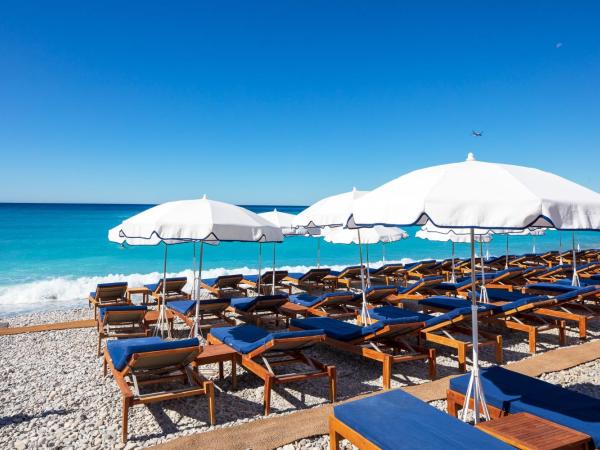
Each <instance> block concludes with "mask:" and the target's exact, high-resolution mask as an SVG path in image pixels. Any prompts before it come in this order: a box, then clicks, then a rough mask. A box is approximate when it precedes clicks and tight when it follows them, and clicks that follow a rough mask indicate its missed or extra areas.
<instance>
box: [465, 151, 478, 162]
mask: <svg viewBox="0 0 600 450" xmlns="http://www.w3.org/2000/svg"><path fill="white" fill-rule="evenodd" d="M467 161H477V160H476V159H475V155H474V154H473V152H469V154H468V155H467Z"/></svg>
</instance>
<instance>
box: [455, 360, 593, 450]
mask: <svg viewBox="0 0 600 450" xmlns="http://www.w3.org/2000/svg"><path fill="white" fill-rule="evenodd" d="M480 373H481V380H482V382H483V386H482V387H483V392H484V393H485V398H486V400H487V402H488V404H490V405H492V406H494V407H496V408H501V409H503V410H504V411H507V412H509V413H512V414H514V413H518V412H528V413H531V414H534V415H536V416H539V417H543V418H544V419H547V420H550V421H552V422H555V423H558V424H560V425H564V426H566V427H569V428H573V429H574V430H577V431H580V432H582V433H585V434H588V435H590V436H591V437H592V439H593V440H594V444H595V447H596V448H598V447H599V446H600V400H598V399H595V398H593V397H588V396H587V395H583V394H580V393H578V392H575V391H571V390H568V389H565V388H563V387H561V386H557V385H554V384H551V383H548V382H546V381H542V380H539V379H537V378H532V377H529V376H526V375H522V374H519V373H517V372H513V371H512V370H507V369H504V368H502V367H498V366H494V367H490V368H489V369H482V370H481V371H480ZM468 383H469V375H468V374H467V375H462V376H459V377H457V378H453V379H451V380H450V388H451V389H452V390H454V391H457V392H460V393H462V394H464V393H465V392H466V389H467V384H468Z"/></svg>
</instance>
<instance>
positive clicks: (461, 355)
mask: <svg viewBox="0 0 600 450" xmlns="http://www.w3.org/2000/svg"><path fill="white" fill-rule="evenodd" d="M458 370H460V371H461V372H463V373H464V372H466V371H467V346H466V345H465V344H464V343H462V342H461V343H459V346H458Z"/></svg>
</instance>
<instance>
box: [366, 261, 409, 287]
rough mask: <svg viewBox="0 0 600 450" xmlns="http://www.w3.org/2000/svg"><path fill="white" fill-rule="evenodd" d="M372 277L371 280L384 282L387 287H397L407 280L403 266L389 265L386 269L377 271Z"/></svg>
mask: <svg viewBox="0 0 600 450" xmlns="http://www.w3.org/2000/svg"><path fill="white" fill-rule="evenodd" d="M370 276H371V279H375V280H383V281H384V282H385V284H386V285H387V286H389V285H390V284H394V285H397V284H399V283H400V281H401V280H402V281H405V280H406V271H405V270H404V265H403V264H388V265H386V266H385V267H382V268H380V269H378V270H375V271H374V273H371V275H370ZM390 280H391V283H390Z"/></svg>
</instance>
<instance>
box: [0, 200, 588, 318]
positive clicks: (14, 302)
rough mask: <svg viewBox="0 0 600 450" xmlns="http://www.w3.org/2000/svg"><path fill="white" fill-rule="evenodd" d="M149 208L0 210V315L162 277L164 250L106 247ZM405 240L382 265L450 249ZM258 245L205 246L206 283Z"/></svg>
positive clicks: (298, 260)
mask: <svg viewBox="0 0 600 450" xmlns="http://www.w3.org/2000/svg"><path fill="white" fill-rule="evenodd" d="M149 207H150V205H80V204H0V267H1V269H0V314H11V313H15V312H22V311H30V310H37V309H47V308H62V307H72V306H74V305H81V304H84V303H85V302H84V299H85V298H86V297H87V293H88V292H89V291H90V290H92V289H93V288H94V286H95V285H96V284H97V283H98V282H103V281H109V280H114V279H123V280H127V281H129V283H130V284H131V285H141V284H143V283H144V282H151V281H154V280H155V279H157V278H158V277H159V276H160V275H159V274H160V273H161V272H162V264H163V254H164V248H163V246H157V247H127V248H122V247H121V246H119V245H116V244H113V243H111V242H109V241H108V240H107V232H108V230H109V229H110V228H111V227H113V226H115V225H117V224H118V223H119V222H121V221H122V220H123V219H126V218H128V217H130V216H132V215H134V214H136V213H138V212H140V211H143V210H144V209H147V208H149ZM246 207H247V208H249V209H251V210H252V211H254V212H263V211H270V210H272V209H273V208H275V207H276V208H277V209H278V210H279V211H283V212H289V213H292V214H296V213H298V212H300V211H301V210H302V209H303V208H304V207H297V206H281V205H275V206H274V205H269V206H246ZM405 229H406V231H408V232H409V234H410V236H411V237H410V238H409V239H406V240H403V241H400V242H395V243H392V244H386V246H385V254H386V260H388V261H390V260H394V261H400V260H416V259H424V258H446V257H449V256H450V244H449V243H440V242H430V241H424V240H421V239H418V238H415V237H414V234H415V232H416V230H417V228H415V227H406V228H405ZM576 237H577V241H578V242H579V245H580V246H581V248H588V247H600V233H594V232H581V233H578V234H577V235H576ZM562 238H563V247H565V248H567V247H568V246H570V242H571V235H570V233H566V232H564V233H562ZM558 247H559V232H556V231H554V232H553V231H550V232H548V233H547V234H546V236H541V237H537V238H536V249H537V251H538V252H543V251H546V250H550V249H558ZM272 248H273V247H272V244H265V245H263V258H264V264H265V265H271V263H272ZM504 249H505V239H504V237H497V238H496V239H494V240H493V241H492V242H491V243H490V247H489V253H490V254H492V255H494V254H498V255H500V254H503V253H504ZM258 250H259V245H258V244H254V243H223V244H221V245H218V246H214V247H212V246H205V259H204V268H205V272H204V274H205V276H207V277H208V276H216V275H219V274H223V273H239V272H243V273H253V272H254V273H256V270H257V261H258ZM316 250H317V241H316V239H315V238H311V237H292V238H289V239H287V240H286V241H285V242H284V243H282V244H278V245H277V260H276V265H277V267H284V268H288V269H293V270H295V271H296V270H304V269H307V268H308V267H312V266H315V265H316ZM531 250H532V238H531V237H527V236H515V237H511V238H510V251H511V252H513V253H517V252H530V251H531ZM369 251H370V259H371V262H372V265H373V266H377V265H379V264H381V261H382V246H381V245H372V246H370V249H369ZM457 254H458V255H459V256H467V254H468V245H464V244H462V245H460V244H459V245H457ZM357 259H358V248H357V246H355V245H334V244H328V243H326V242H321V265H323V266H330V267H331V266H346V265H350V264H356V263H357ZM192 261H193V246H192V245H191V244H184V245H178V246H171V247H170V249H169V259H168V272H169V273H171V274H176V273H185V274H187V272H186V271H189V274H190V278H191V270H192Z"/></svg>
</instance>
